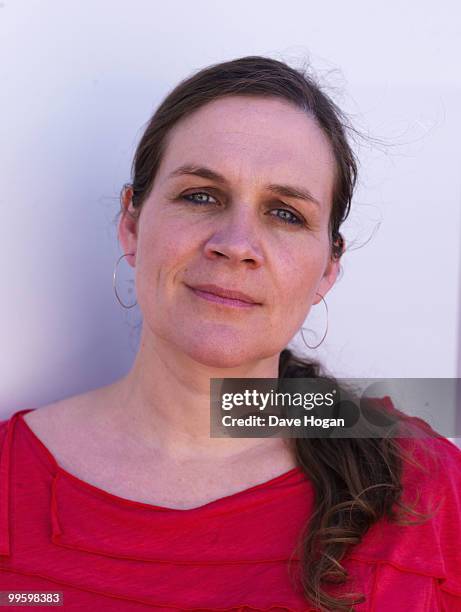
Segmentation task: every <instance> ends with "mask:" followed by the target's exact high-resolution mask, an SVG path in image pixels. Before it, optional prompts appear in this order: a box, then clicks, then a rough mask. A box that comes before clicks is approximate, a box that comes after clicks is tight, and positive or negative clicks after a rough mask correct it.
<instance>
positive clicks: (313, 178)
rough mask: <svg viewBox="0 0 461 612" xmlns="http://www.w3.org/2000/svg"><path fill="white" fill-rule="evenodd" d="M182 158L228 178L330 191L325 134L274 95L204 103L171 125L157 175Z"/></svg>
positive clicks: (329, 156)
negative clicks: (283, 182)
mask: <svg viewBox="0 0 461 612" xmlns="http://www.w3.org/2000/svg"><path fill="white" fill-rule="evenodd" d="M183 163H195V164H202V165H206V166H212V167H213V169H215V170H217V171H218V172H220V173H221V174H224V175H226V177H227V178H228V179H229V181H237V182H238V181H245V180H249V181H252V182H253V183H257V182H258V181H259V180H261V181H264V182H266V181H267V180H269V179H270V180H271V181H274V180H275V179H280V180H290V179H291V180H296V182H297V183H298V184H299V183H300V182H304V184H305V186H306V187H307V188H309V189H311V190H316V191H317V195H318V196H319V197H320V198H328V197H329V196H330V195H331V190H332V187H333V180H334V169H335V160H334V156H333V151H332V148H331V145H330V142H329V140H328V138H327V137H326V135H325V134H324V133H323V131H322V129H321V128H320V127H319V126H318V124H317V123H316V121H315V120H314V119H313V118H312V117H310V116H309V115H308V114H307V113H306V112H304V111H302V110H301V109H298V108H296V107H295V106H294V104H291V103H290V102H288V101H285V100H280V99H277V98H261V97H256V96H237V95H235V96H228V97H226V98H221V99H218V100H214V101H212V102H209V103H207V104H206V105H204V106H203V107H201V108H200V109H198V110H197V111H195V112H194V113H192V114H191V115H190V116H188V117H186V118H185V119H182V120H181V121H180V122H178V123H177V124H176V125H175V126H174V127H173V128H172V130H171V131H170V133H169V135H168V139H167V146H166V151H165V154H164V157H163V160H162V163H161V167H160V168H159V178H160V180H162V177H166V176H167V175H168V174H169V173H170V172H172V171H173V170H174V169H175V168H176V167H177V166H178V165H180V164H183ZM301 184H302V183H301Z"/></svg>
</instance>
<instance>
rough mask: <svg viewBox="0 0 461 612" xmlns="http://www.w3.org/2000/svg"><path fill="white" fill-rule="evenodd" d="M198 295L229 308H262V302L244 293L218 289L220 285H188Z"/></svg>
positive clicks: (222, 288)
mask: <svg viewBox="0 0 461 612" xmlns="http://www.w3.org/2000/svg"><path fill="white" fill-rule="evenodd" d="M186 287H188V288H189V289H191V290H192V291H193V292H194V293H195V294H196V295H198V296H200V297H202V298H205V299H208V300H210V301H213V302H217V303H221V304H227V305H229V306H237V307H240V308H241V307H246V308H248V307H252V306H261V302H257V301H256V300H254V299H253V298H252V297H251V296H250V295H247V294H246V293H243V292H242V291H235V290H233V289H225V288H224V287H218V285H210V284H207V285H195V286H191V285H186Z"/></svg>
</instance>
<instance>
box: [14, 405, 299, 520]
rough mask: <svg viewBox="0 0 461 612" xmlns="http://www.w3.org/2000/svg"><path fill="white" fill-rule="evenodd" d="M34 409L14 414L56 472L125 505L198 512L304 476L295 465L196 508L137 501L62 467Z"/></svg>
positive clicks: (92, 491)
mask: <svg viewBox="0 0 461 612" xmlns="http://www.w3.org/2000/svg"><path fill="white" fill-rule="evenodd" d="M34 410H38V408H26V409H23V410H19V411H18V412H16V413H15V414H14V415H13V416H16V417H17V418H18V420H19V421H20V422H21V423H22V425H23V426H24V429H25V431H26V432H27V433H28V434H29V437H30V438H31V439H32V441H33V442H34V443H35V445H36V447H38V449H39V451H40V452H42V454H44V455H45V456H46V459H47V460H48V462H50V463H51V464H52V465H53V468H54V469H55V470H56V472H57V473H59V474H60V475H62V476H64V477H66V478H69V479H70V480H72V481H74V482H76V483H77V484H78V485H80V486H81V487H83V488H84V489H87V490H88V491H90V492H91V493H93V494H96V495H98V496H99V497H103V498H109V499H111V500H112V501H114V502H117V503H119V504H121V505H124V506H126V505H130V506H136V507H138V508H144V509H150V510H157V511H162V512H181V513H184V512H194V511H195V512H196V511H199V510H202V509H208V508H210V507H214V506H215V505H219V504H222V503H225V502H228V501H232V500H234V499H237V498H239V497H242V496H244V495H247V494H248V493H251V492H253V491H255V490H257V489H262V488H266V487H271V486H273V485H276V484H278V483H279V482H281V481H283V480H286V479H288V478H289V477H290V476H292V475H293V476H294V475H302V476H303V477H304V472H303V470H302V468H301V467H300V466H295V467H293V468H290V469H289V470H288V471H286V472H283V473H282V474H279V475H278V476H274V477H273V478H270V479H269V480H265V481H264V482H260V483H258V484H255V485H252V486H251V487H247V488H246V489H242V490H241V491H236V492H235V493H230V494H229V495H224V496H223V497H218V498H217V499H213V500H211V501H209V502H206V503H205V504H201V505H200V506H195V507H194V508H170V507H168V506H161V505H157V504H149V503H147V502H141V501H137V500H134V499H129V498H127V497H122V496H120V495H116V494H115V493H110V492H109V491H106V490H105V489H101V488H100V487H97V486H96V485H93V484H91V483H89V482H87V481H86V480H82V479H81V478H79V477H78V476H75V474H72V473H71V472H68V471H67V470H66V469H64V468H63V467H61V466H60V465H59V463H58V461H57V459H56V458H55V456H54V455H53V453H52V452H51V451H50V450H49V449H48V447H47V446H46V445H45V444H44V443H43V442H42V440H40V438H39V437H38V436H37V435H36V433H35V432H34V431H33V430H32V428H31V427H30V426H29V424H28V423H27V421H25V420H24V415H25V414H27V413H29V412H33V411H34Z"/></svg>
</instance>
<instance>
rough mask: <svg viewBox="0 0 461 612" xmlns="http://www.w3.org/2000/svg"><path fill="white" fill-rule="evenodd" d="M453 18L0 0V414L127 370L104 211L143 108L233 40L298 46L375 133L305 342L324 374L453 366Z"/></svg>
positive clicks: (130, 335)
mask: <svg viewBox="0 0 461 612" xmlns="http://www.w3.org/2000/svg"><path fill="white" fill-rule="evenodd" d="M460 17H461V9H460V8H459V5H458V3H456V2H455V1H453V2H447V1H445V2H444V1H442V2H439V3H437V4H434V3H433V2H421V1H416V0H414V1H413V2H407V3H403V4H402V3H400V2H398V0H392V1H390V2H389V1H388V2H386V3H369V2H366V1H364V0H363V1H362V0H360V1H356V2H352V3H350V2H349V3H344V2H340V1H337V2H323V3H320V2H307V1H293V0H286V1H285V2H283V3H280V2H277V1H268V0H252V2H247V1H243V0H234V1H233V2H215V1H212V0H198V1H195V2H193V3H191V2H187V1H186V0H184V1H181V2H178V1H171V0H170V1H169V2H168V3H161V2H153V1H147V0H134V1H131V2H129V3H128V2H121V1H118V0H117V1H116V0H99V1H98V2H90V0H83V1H80V2H70V1H68V2H62V1H60V0H41V1H34V0H27V1H24V0H22V1H18V0H15V1H13V0H4V1H3V2H0V57H1V58H2V61H1V62H0V91H1V93H0V96H1V97H0V100H1V110H2V112H1V115H0V173H1V190H0V204H1V211H2V224H1V241H2V253H3V257H1V259H0V267H1V270H0V278H1V279H2V285H1V301H0V338H1V346H2V350H1V353H0V373H1V381H0V414H3V415H8V414H10V413H12V412H13V411H14V410H18V409H20V408H25V407H35V406H40V405H43V404H45V403H47V402H49V401H52V400H54V399H58V398H60V397H64V396H67V395H71V394H74V393H77V392H80V391H83V390H86V389H89V388H92V387H96V386H99V385H102V384H107V383H109V382H111V381H112V380H115V379H116V378H118V377H119V376H121V375H122V374H124V373H125V372H126V371H127V370H128V369H129V367H130V364H131V362H132V360H133V357H134V350H135V348H136V330H134V331H133V329H132V328H133V326H134V325H136V324H138V323H139V322H140V316H139V312H137V313H136V312H133V311H126V312H125V311H123V310H122V309H121V307H120V306H119V305H118V303H117V302H116V300H115V297H114V295H113V291H112V272H113V265H114V263H115V260H116V258H117V256H118V255H119V254H120V253H121V251H120V248H119V246H118V244H117V240H116V228H115V225H114V224H112V219H113V218H114V215H115V214H116V212H117V210H118V193H119V190H120V187H121V185H122V184H123V183H124V182H125V181H127V180H128V179H129V178H130V176H129V166H130V163H131V158H132V154H133V152H134V149H135V146H136V143H137V140H138V138H139V137H140V135H141V132H142V127H143V124H144V123H145V122H146V121H147V120H148V118H149V116H150V114H151V113H152V111H153V110H154V108H155V106H156V105H157V104H158V103H159V101H160V100H161V99H162V97H163V96H164V95H165V94H166V93H167V91H168V90H169V89H170V88H172V87H173V86H174V85H175V84H176V83H177V82H178V80H179V79H181V78H184V77H185V76H187V75H188V74H190V72H191V71H194V70H196V69H198V68H201V67H203V66H206V65H208V64H210V63H214V62H218V61H222V60H226V59H231V58H235V57H239V56H242V55H249V54H262V55H270V56H272V57H275V58H277V59H283V60H285V61H288V62H291V63H292V64H293V65H301V64H302V63H303V62H305V61H306V60H310V62H311V63H312V65H313V68H314V70H315V73H316V74H317V76H318V77H319V78H320V79H321V81H322V82H324V83H326V84H328V85H329V86H330V87H331V92H332V94H334V95H335V96H336V100H337V101H338V103H339V104H340V106H342V107H343V108H344V109H345V110H347V111H349V112H350V113H352V120H353V121H354V123H355V125H356V126H357V127H358V128H359V129H361V130H363V131H365V132H367V133H369V134H370V136H372V137H374V138H377V139H380V140H382V141H384V143H383V144H372V143H369V144H368V145H367V143H366V142H362V143H358V145H357V146H358V149H357V150H358V153H359V156H360V159H361V175H360V184H359V188H358V190H357V194H356V198H355V202H354V206H353V212H352V213H351V217H350V219H349V220H348V222H347V224H346V226H345V227H346V230H345V233H346V239H347V240H348V243H349V245H350V247H351V250H350V251H349V252H348V253H347V254H346V255H345V257H344V259H343V267H344V275H343V277H342V279H341V280H340V281H339V282H338V284H337V285H336V287H335V288H334V289H333V290H332V291H331V292H330V293H329V295H328V296H327V301H328V305H329V312H330V317H329V332H328V336H327V339H326V340H325V342H324V343H323V345H322V346H321V348H320V349H319V350H318V351H316V354H318V355H319V357H320V358H321V359H322V361H323V362H324V363H325V364H327V366H328V367H329V369H330V370H332V371H333V372H335V373H336V374H337V375H340V376H343V377H347V376H350V377H353V376H357V377H397V378H406V377H416V378H419V377H425V378H430V377H434V378H436V377H456V376H461V370H460V369H459V366H458V362H459V301H460V283H459V279H460V248H459V243H460V229H461V219H460V202H461V193H460V192H461V189H460V183H461V179H460V161H461V149H460V146H459V142H460V133H461V130H460V124H461V118H460V117H461V114H460V112H459V109H460V108H461V73H460V70H459V57H461V36H460V25H459V24H460ZM378 226H379V229H378V231H377V233H374V231H375V229H376V228H378ZM373 233H374V235H373V237H372V238H371V241H369V242H368V243H367V244H365V246H362V248H360V249H359V248H357V247H358V246H359V245H360V244H364V243H366V242H367V240H368V238H370V236H371V235H372V234H373ZM353 248H354V249H355V250H352V249H353ZM323 315H324V312H323V310H322V305H321V304H320V305H319V306H316V307H314V308H313V310H312V312H311V314H310V316H309V319H308V322H306V325H309V326H310V325H311V324H312V326H313V327H314V329H316V330H318V331H319V334H320V336H319V339H320V337H321V335H322V333H323V329H324V327H323V325H324V318H323ZM312 342H313V340H312V339H311V343H312ZM300 346H302V344H301V345H300ZM453 418H454V417H453ZM460 427H461V423H460Z"/></svg>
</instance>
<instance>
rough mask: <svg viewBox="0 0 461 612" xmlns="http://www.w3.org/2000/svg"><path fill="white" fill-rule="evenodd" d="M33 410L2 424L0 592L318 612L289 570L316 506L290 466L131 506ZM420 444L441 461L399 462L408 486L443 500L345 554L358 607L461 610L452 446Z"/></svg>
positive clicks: (172, 608)
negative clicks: (60, 459)
mask: <svg viewBox="0 0 461 612" xmlns="http://www.w3.org/2000/svg"><path fill="white" fill-rule="evenodd" d="M383 401H385V402H390V398H385V399H384V398H383ZM30 410H31V409H27V410H20V411H18V412H16V413H14V414H13V415H12V416H11V417H10V418H9V419H7V420H4V421H2V422H0V591H2V592H5V591H11V592H25V591H38V592H41V591H48V592H61V593H62V594H63V603H64V606H63V607H64V609H65V610H80V611H85V612H86V611H90V610H104V611H106V610H147V609H149V608H150V609H154V610H158V611H162V612H167V611H168V612H177V611H182V610H193V611H196V612H199V611H200V612H206V611H215V612H216V611H218V610H219V611H220V612H231V611H232V612H238V611H240V612H250V611H253V612H254V611H270V612H281V611H287V610H288V611H291V612H299V611H301V610H304V611H309V610H314V608H313V607H311V606H309V604H308V602H306V600H305V599H304V598H303V597H302V595H301V593H300V591H299V590H297V585H295V584H294V583H292V581H291V580H290V575H289V574H288V559H290V557H291V558H292V566H293V570H296V566H299V556H298V555H296V554H295V555H293V554H292V553H293V550H294V549H295V545H296V542H297V539H298V536H299V533H300V530H301V528H302V527H303V526H304V524H305V523H306V522H307V520H308V518H309V515H310V513H311V510H312V500H313V488H312V485H311V482H310V481H309V480H308V479H307V478H306V476H305V475H304V473H303V472H302V471H301V470H300V469H299V468H294V469H292V470H290V471H289V472H286V473H284V474H282V475H280V476H277V477H276V478H273V479H271V480H269V481H267V482H264V483H262V484H259V485H256V486H253V487H250V488H248V489H246V490H244V491H240V492H238V493H235V494H232V495H228V496H226V497H222V498H220V499H217V500H215V501H212V502H209V503H207V504H204V505H202V506H199V507H198V508H192V509H186V510H179V509H171V508H167V507H162V506H155V505H151V504H146V503H141V502H135V501H131V500H128V499H125V498H122V497H118V496H117V495H113V494H111V493H108V492H106V491H104V490H102V489H99V488H98V487H95V486H93V485H91V484H89V483H87V482H84V481H83V480H80V479H79V478H77V477H76V476H73V475H72V474H70V473H69V472H67V471H65V470H63V469H62V468H61V467H60V466H59V465H58V464H57V462H56V460H55V459H54V457H53V455H52V454H51V453H50V452H49V450H48V449H47V448H46V447H45V446H44V444H43V443H42V442H41V440H40V439H39V438H38V437H37V436H36V435H35V434H34V433H33V431H32V430H31V429H30V427H29V426H28V425H27V423H26V422H25V421H24V419H23V415H24V414H26V413H27V412H29V411H30ZM338 443H340V440H339V441H338ZM427 444H428V445H431V446H432V447H433V449H435V451H436V456H437V458H438V459H440V461H438V462H437V465H435V464H432V463H431V464H430V470H429V472H428V473H427V474H426V475H425V476H424V475H423V476H422V475H421V472H420V471H415V468H413V467H411V466H410V464H406V467H405V471H404V486H405V491H406V492H407V493H408V494H412V493H414V491H415V486H419V487H420V488H421V490H422V499H423V500H425V501H428V500H433V501H435V502H440V503H441V505H440V507H439V510H438V512H437V514H436V516H435V517H434V518H432V519H430V520H429V521H427V522H426V523H423V524H422V525H418V526H398V525H395V524H392V523H389V522H387V520H381V521H380V522H379V523H377V524H375V525H373V527H371V529H370V530H369V531H368V533H367V534H366V535H365V536H364V538H363V540H362V542H361V543H360V544H358V545H357V546H355V547H354V548H353V549H352V550H351V552H350V553H349V554H348V555H347V556H346V558H345V560H343V564H344V566H345V567H346V569H347V570H348V571H349V573H350V575H351V581H350V582H349V583H348V585H347V586H348V587H349V588H350V591H352V590H353V591H354V592H357V591H360V592H362V593H364V594H365V596H366V599H367V601H366V602H365V603H363V604H360V605H358V606H356V607H355V610H357V611H358V612H362V611H365V610H366V611H367V612H371V611H373V612H410V611H411V612H436V611H437V612H439V611H450V612H454V611H455V610H457V611H461V451H460V450H459V449H457V447H456V446H455V445H454V444H452V443H451V442H449V441H448V440H447V439H445V438H436V439H433V440H428V441H427ZM424 456H425V454H424ZM421 460H422V461H423V462H424V461H425V460H424V458H421V457H419V456H418V461H421ZM426 465H428V464H427V463H426ZM404 499H405V500H407V501H411V500H412V499H413V498H412V497H411V495H410V497H409V498H406V497H405V498H404ZM418 507H420V506H418ZM422 508H425V509H426V510H427V508H426V507H425V506H422ZM27 607H28V606H27Z"/></svg>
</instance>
